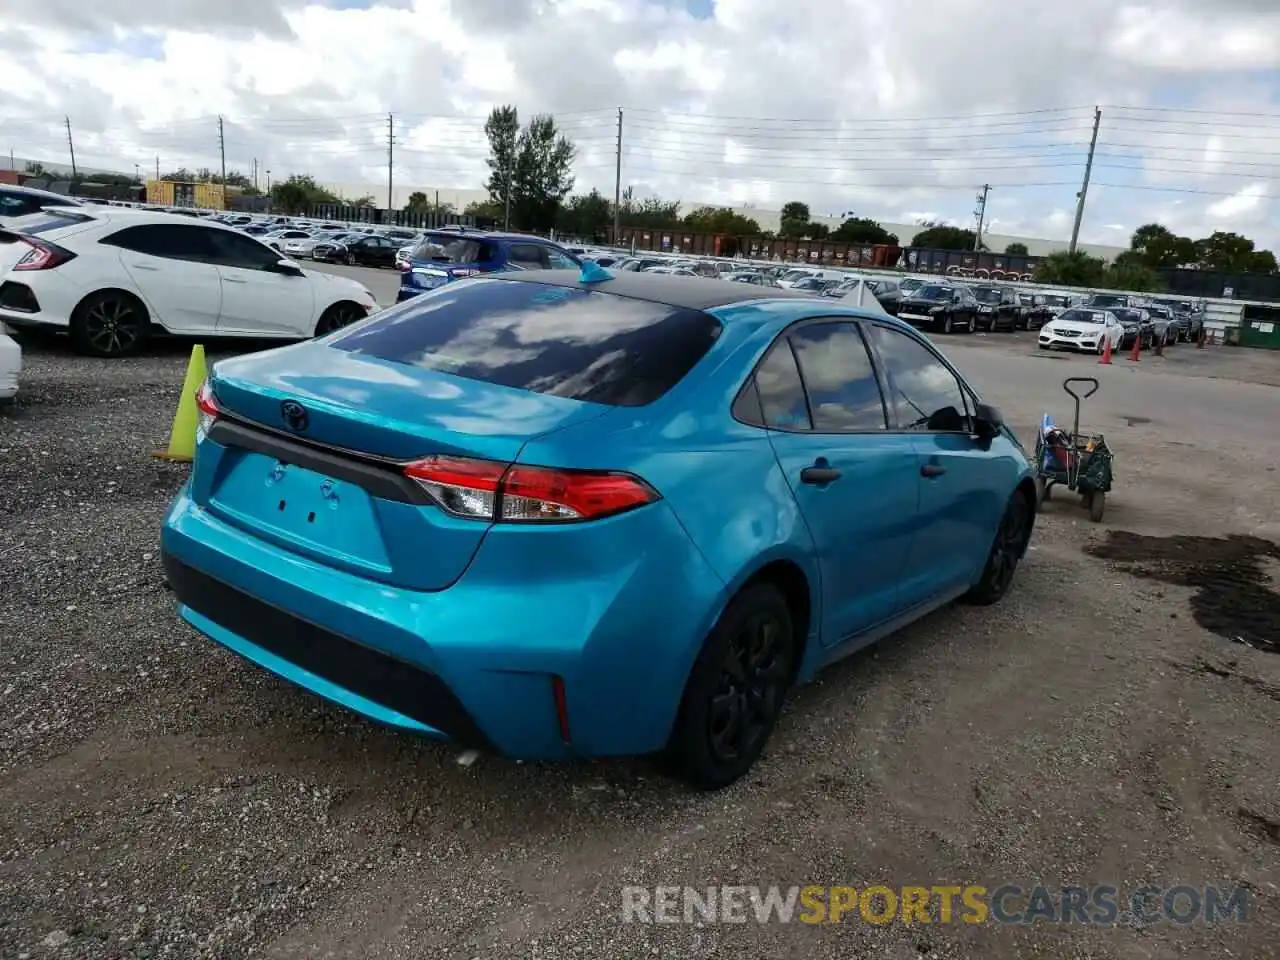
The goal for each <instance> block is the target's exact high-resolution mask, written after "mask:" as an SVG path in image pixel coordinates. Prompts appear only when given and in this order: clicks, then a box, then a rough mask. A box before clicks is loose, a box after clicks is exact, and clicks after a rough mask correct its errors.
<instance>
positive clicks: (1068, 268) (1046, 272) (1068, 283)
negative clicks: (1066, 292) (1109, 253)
mask: <svg viewBox="0 0 1280 960" xmlns="http://www.w3.org/2000/svg"><path fill="white" fill-rule="evenodd" d="M1106 266H1107V265H1106V263H1105V262H1104V261H1103V260H1102V258H1101V257H1094V256H1090V255H1089V254H1087V253H1085V252H1084V251H1083V250H1077V251H1076V252H1075V253H1070V252H1068V251H1066V250H1059V251H1057V252H1055V253H1051V254H1049V255H1048V256H1047V257H1044V258H1043V259H1042V260H1041V261H1040V262H1039V263H1038V264H1036V271H1035V279H1036V283H1051V284H1053V285H1054V286H1060V287H1100V286H1103V279H1104V277H1105V274H1106Z"/></svg>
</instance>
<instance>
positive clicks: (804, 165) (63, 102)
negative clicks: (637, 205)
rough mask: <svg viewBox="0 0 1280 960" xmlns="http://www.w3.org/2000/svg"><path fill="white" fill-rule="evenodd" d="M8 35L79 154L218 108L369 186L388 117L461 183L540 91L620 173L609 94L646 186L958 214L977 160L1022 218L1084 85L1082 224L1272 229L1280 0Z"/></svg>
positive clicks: (442, 12) (203, 19)
mask: <svg viewBox="0 0 1280 960" xmlns="http://www.w3.org/2000/svg"><path fill="white" fill-rule="evenodd" d="M339 7H341V8H343V9H338V8H339ZM1028 10H1032V11H1033V12H1032V13H1030V14H1029V13H1028ZM1046 38H1051V39H1052V42H1046ZM0 57H2V58H3V59H4V62H5V63H6V66H7V67H8V70H7V72H6V73H7V75H8V76H10V77H11V78H14V77H17V78H21V80H20V82H18V81H15V82H11V83H10V84H9V85H8V86H7V87H6V95H5V106H4V115H5V116H4V124H3V126H2V127H0V129H3V130H4V131H5V132H6V133H7V134H8V136H9V137H10V138H11V143H8V144H0V146H3V147H4V148H5V149H8V148H10V147H11V148H12V149H13V150H14V152H15V153H16V154H17V155H19V156H28V157H39V158H46V159H49V160H55V161H56V160H60V159H64V157H65V130H64V129H63V128H62V120H63V116H64V115H66V116H70V117H71V120H72V126H73V130H74V132H75V137H76V147H77V154H78V159H79V160H80V162H81V163H82V164H84V165H93V166H107V167H116V168H118V169H121V170H125V171H129V170H131V169H132V167H133V165H135V164H137V165H140V166H141V167H142V168H143V169H147V170H150V169H152V168H153V166H154V163H155V160H156V158H157V156H158V157H159V158H160V163H161V166H162V167H164V168H168V169H172V168H175V167H178V166H187V167H198V166H210V167H216V166H217V163H218V152H217V133H216V122H215V120H214V117H215V116H216V115H218V114H221V115H222V116H223V117H224V119H225V124H226V131H227V160H228V164H229V165H230V166H232V167H235V168H237V169H240V170H247V169H250V168H251V166H252V163H253V161H254V160H255V159H256V160H257V161H258V163H259V167H260V168H261V169H268V168H269V169H272V170H274V171H275V173H274V176H275V177H277V178H278V177H279V176H282V175H284V174H286V173H288V172H310V173H313V174H315V175H317V176H318V177H319V178H321V179H322V180H326V181H330V182H341V183H352V184H357V183H365V184H367V187H368V192H369V193H372V194H374V195H375V196H379V197H381V196H382V195H383V192H384V191H385V184H386V120H385V118H386V115H387V114H388V113H394V114H395V115H396V117H397V122H396V144H397V145H396V151H397V156H396V165H395V177H396V181H397V183H398V184H401V185H405V186H408V185H412V186H417V187H421V188H424V189H430V188H439V189H441V190H442V191H444V190H446V189H451V188H471V189H477V188H479V187H480V186H481V185H482V183H483V180H484V178H485V175H486V169H485V165H484V159H485V155H486V146H485V142H484V136H483V131H482V127H483V122H484V118H485V116H486V114H487V112H488V110H489V108H490V107H491V106H493V105H494V104H496V103H505V102H513V103H516V104H517V105H518V106H519V107H520V109H521V111H522V113H525V114H529V113H532V112H538V111H551V112H554V113H555V114H556V115H557V117H558V118H559V120H560V123H561V126H562V128H563V130H564V131H565V132H566V133H567V134H568V135H570V136H571V137H572V139H574V141H575V142H576V144H577V146H578V158H579V159H578V163H577V165H576V174H577V178H578V184H579V186H580V187H582V188H589V187H592V186H597V187H600V188H601V189H602V191H603V192H604V193H606V194H607V195H612V192H613V171H614V142H615V135H616V127H615V125H616V112H615V111H616V107H617V106H619V105H621V106H623V107H624V112H625V116H624V125H623V127H624V133H623V140H624V156H623V175H624V181H625V183H629V184H634V185H635V187H636V191H637V193H640V194H644V193H649V192H653V193H658V194H660V195H662V196H664V197H669V198H671V199H681V200H684V201H687V202H721V203H725V204H732V205H734V206H738V207H743V206H754V207H755V208H758V209H770V208H772V209H776V208H777V207H779V206H780V205H781V204H782V203H784V202H785V201H787V200H791V199H800V200H803V201H805V202H807V203H808V204H809V205H810V207H811V208H812V210H813V211H814V213H815V214H818V213H838V212H842V211H848V210H853V211H856V212H857V213H858V214H859V215H864V216H872V217H876V218H879V219H883V220H886V221H894V222H906V223H911V222H913V221H915V220H917V219H929V220H940V221H946V222H952V223H957V224H966V225H967V224H969V223H971V222H972V215H971V211H972V209H973V194H974V192H975V190H976V189H977V188H978V187H979V186H980V185H981V184H983V183H990V184H991V185H992V188H993V189H992V201H991V204H990V206H989V209H988V216H989V220H988V223H989V225H990V228H991V229H992V230H993V231H997V230H998V232H999V233H1001V234H1006V235H1026V236H1050V237H1065V236H1067V235H1069V234H1070V230H1071V225H1072V222H1073V220H1074V214H1075V210H1074V203H1075V200H1074V198H1075V193H1076V190H1077V189H1078V185H1079V182H1080V177H1081V174H1082V170H1083V161H1084V155H1085V151H1086V148H1087V143H1088V138H1089V133H1090V127H1091V122H1092V105H1093V104H1095V103H1099V104H1104V105H1114V106H1104V107H1103V119H1102V126H1101V132H1100V135H1099V148H1098V156H1097V159H1096V162H1095V166H1094V173H1093V180H1094V182H1093V185H1092V186H1091V188H1090V192H1089V204H1088V208H1087V211H1086V216H1085V220H1084V226H1083V230H1082V238H1083V239H1085V240H1087V241H1093V242H1098V243H1104V244H1105V243H1114V242H1116V237H1117V235H1119V236H1123V235H1124V234H1125V233H1127V232H1128V231H1130V230H1132V229H1133V227H1134V226H1136V225H1140V224H1142V223H1147V222H1151V221H1161V222H1166V223H1167V224H1168V225H1169V226H1170V227H1171V228H1173V229H1176V230H1185V231H1188V232H1193V233H1194V232H1196V231H1209V230H1212V229H1238V230H1240V231H1241V232H1245V233H1247V234H1248V235H1250V236H1253V237H1255V239H1257V240H1258V241H1259V243H1261V244H1262V245H1267V246H1271V245H1280V210H1278V208H1277V204H1276V202H1275V200H1274V199H1273V197H1274V193H1275V191H1274V190H1272V189H1270V185H1271V184H1273V183H1276V182H1280V108H1277V107H1276V106H1274V104H1275V103H1276V102H1277V100H1278V99H1280V83H1278V82H1277V74H1276V73H1275V72H1272V73H1269V74H1268V73H1266V72H1265V71H1266V70H1272V71H1275V70H1276V67H1277V65H1280V10H1277V9H1276V7H1275V3H1274V0H1222V2H1219V3H1216V4H1204V3H1203V2H1196V3H1193V2H1191V0H1150V2H1147V3H1145V4H1121V5H1118V6H1117V5H1116V4H1115V3H1113V2H1112V0H1081V2H1079V3H1076V4H1074V5H1069V6H1061V5H1059V6H1051V5H1043V4H1040V5H1032V7H1030V8H1029V7H1028V6H1027V5H1026V4H1025V3H1019V2H1014V0H916V2H914V3H910V4H902V5H890V4H885V3H883V2H881V0H717V2H716V3H715V5H714V10H713V14H712V16H711V17H710V18H706V19H697V18H694V17H693V16H691V15H690V14H689V13H688V12H687V11H685V10H684V9H683V8H682V7H681V6H680V5H679V3H678V2H673V0H452V2H450V0H394V2H377V0H369V4H368V8H367V9H360V8H356V7H354V6H353V5H352V3H351V2H350V0H344V2H338V0H328V2H323V3H322V2H318V0H258V2H254V3H249V2H248V0H220V2H219V3H217V4H213V5H210V4H207V3H196V2H194V0H173V2H172V3H170V4H168V5H166V6H163V7H160V8H151V7H145V8H140V7H139V6H138V5H137V4H136V3H134V2H126V0H99V2H97V3H94V4H79V3H73V2H71V0H41V2H40V3H31V2H30V0H0ZM1246 71H1253V72H1246ZM1174 106H1177V107H1179V108H1182V107H1185V108H1187V109H1188V110H1190V111H1203V112H1200V113H1196V112H1185V113H1180V112H1177V111H1175V110H1173V109H1172V108H1173V107H1174ZM761 117H764V118H775V119H772V120H760V119H751V118H761ZM911 118H915V119H911ZM929 118H933V119H929ZM0 165H2V164H0ZM901 211H929V212H928V213H913V212H908V213H902V212H901Z"/></svg>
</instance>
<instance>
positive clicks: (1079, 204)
mask: <svg viewBox="0 0 1280 960" xmlns="http://www.w3.org/2000/svg"><path fill="white" fill-rule="evenodd" d="M1101 123H1102V111H1101V110H1100V109H1099V108H1097V107H1094V108H1093V136H1092V137H1090V138H1089V158H1088V159H1087V160H1085V162H1084V182H1083V183H1081V184H1080V192H1079V193H1077V194H1076V222H1075V225H1074V226H1072V228H1071V246H1070V247H1068V248H1067V249H1068V251H1069V252H1071V253H1075V252H1076V241H1077V240H1079V239H1080V221H1081V220H1083V219H1084V198H1085V197H1086V196H1087V195H1088V193H1089V175H1090V174H1091V173H1093V151H1094V150H1096V149H1097V147H1098V126H1099V125H1100V124H1101Z"/></svg>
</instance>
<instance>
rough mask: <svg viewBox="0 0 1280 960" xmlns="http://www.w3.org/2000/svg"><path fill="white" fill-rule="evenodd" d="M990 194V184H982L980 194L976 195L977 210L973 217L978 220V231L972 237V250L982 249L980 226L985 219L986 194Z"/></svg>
mask: <svg viewBox="0 0 1280 960" xmlns="http://www.w3.org/2000/svg"><path fill="white" fill-rule="evenodd" d="M990 192H991V184H989V183H984V184H983V185H982V192H981V193H980V194H978V208H977V209H976V210H974V211H973V215H974V216H975V217H977V218H978V231H977V233H975V234H974V235H973V249H974V250H981V249H982V224H983V222H984V221H985V220H986V219H987V194H989V193H990Z"/></svg>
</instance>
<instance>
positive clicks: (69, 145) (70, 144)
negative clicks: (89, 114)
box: [63, 117, 76, 180]
mask: <svg viewBox="0 0 1280 960" xmlns="http://www.w3.org/2000/svg"><path fill="white" fill-rule="evenodd" d="M63 119H64V120H65V121H66V124H67V150H69V151H70V152H71V179H72V180H74V179H76V145H75V141H73V140H72V139H71V118H70V117H64V118H63Z"/></svg>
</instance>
